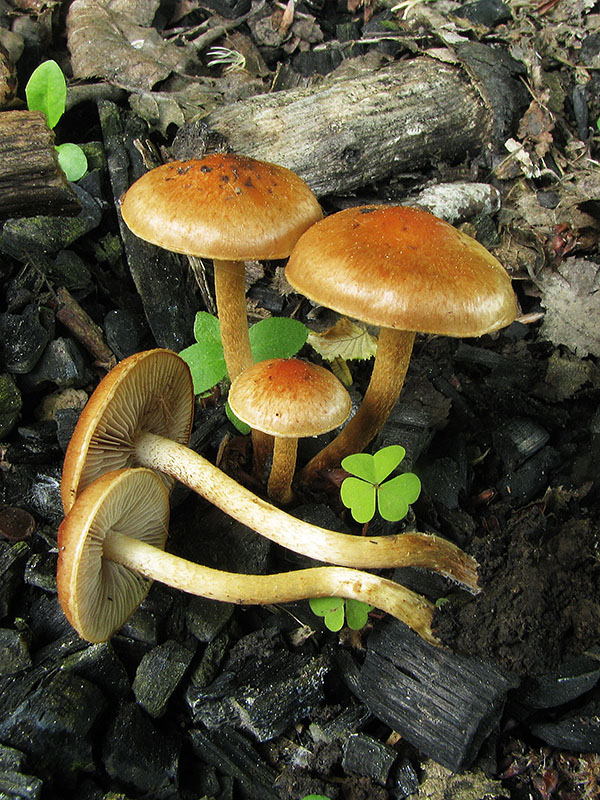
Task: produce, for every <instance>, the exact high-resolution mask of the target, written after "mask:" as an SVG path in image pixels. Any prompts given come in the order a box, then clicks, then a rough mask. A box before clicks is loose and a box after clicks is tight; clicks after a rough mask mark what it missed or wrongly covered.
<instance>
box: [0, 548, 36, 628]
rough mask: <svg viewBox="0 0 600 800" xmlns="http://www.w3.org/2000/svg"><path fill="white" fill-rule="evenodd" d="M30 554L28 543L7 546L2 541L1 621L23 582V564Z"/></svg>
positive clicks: (0, 571) (0, 568) (0, 549)
mask: <svg viewBox="0 0 600 800" xmlns="http://www.w3.org/2000/svg"><path fill="white" fill-rule="evenodd" d="M29 553H30V550H29V546H28V545H27V543H26V542H15V543H14V544H7V543H6V542H3V541H1V540H0V619H3V618H4V617H5V616H6V615H7V614H8V609H9V606H10V603H11V601H12V598H13V597H14V594H15V592H16V591H17V588H18V587H19V585H20V583H21V581H22V576H23V568H22V563H23V562H24V561H25V559H26V558H27V556H28V555H29Z"/></svg>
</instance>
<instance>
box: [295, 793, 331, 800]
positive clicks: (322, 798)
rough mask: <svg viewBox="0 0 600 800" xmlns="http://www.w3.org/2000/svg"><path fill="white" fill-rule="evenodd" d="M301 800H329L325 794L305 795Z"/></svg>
mask: <svg viewBox="0 0 600 800" xmlns="http://www.w3.org/2000/svg"><path fill="white" fill-rule="evenodd" d="M302 800H330V798H329V797H327V795H325V794H305V795H304V797H303V798H302Z"/></svg>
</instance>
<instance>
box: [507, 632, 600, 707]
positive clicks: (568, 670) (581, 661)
mask: <svg viewBox="0 0 600 800" xmlns="http://www.w3.org/2000/svg"><path fill="white" fill-rule="evenodd" d="M588 653H589V655H588V654H586V655H582V656H579V657H578V658H574V659H572V660H571V661H568V662H567V663H566V664H563V665H562V666H561V668H560V669H559V670H557V671H556V672H554V673H551V674H548V675H536V676H532V677H531V678H528V679H527V680H526V681H525V683H524V684H523V686H522V687H521V691H520V692H519V700H520V701H521V702H522V703H524V704H525V705H526V706H529V708H556V707H557V706H561V705H563V704H564V703H569V702H570V701H572V700H575V699H576V698H577V697H581V695H583V694H585V693H586V692H589V691H590V690H591V689H593V688H594V686H596V684H597V683H598V681H600V660H599V657H600V648H598V647H595V648H590V650H589V651H588Z"/></svg>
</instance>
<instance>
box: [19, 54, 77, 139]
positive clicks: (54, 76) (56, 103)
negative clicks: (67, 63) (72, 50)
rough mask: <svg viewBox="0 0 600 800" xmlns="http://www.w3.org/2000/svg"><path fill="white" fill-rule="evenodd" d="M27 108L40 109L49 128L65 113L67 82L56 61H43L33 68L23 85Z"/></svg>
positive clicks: (31, 109)
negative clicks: (24, 85)
mask: <svg viewBox="0 0 600 800" xmlns="http://www.w3.org/2000/svg"><path fill="white" fill-rule="evenodd" d="M25 97H26V98H27V108H28V109H29V110H30V111H41V112H42V114H44V116H45V117H46V122H47V124H48V127H49V128H54V127H55V126H56V123H57V122H58V120H59V119H60V118H61V117H62V115H63V114H64V113H65V108H66V102H67V83H66V81H65V76H64V75H63V72H62V70H61V68H60V67H59V66H58V64H57V63H56V61H44V62H43V63H42V64H40V65H39V67H37V69H35V70H34V71H33V72H32V74H31V77H30V78H29V80H28V81H27V85H26V87H25Z"/></svg>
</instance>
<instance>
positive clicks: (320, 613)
mask: <svg viewBox="0 0 600 800" xmlns="http://www.w3.org/2000/svg"><path fill="white" fill-rule="evenodd" d="M309 604H310V607H311V610H312V612H313V614H316V615H317V617H323V620H324V622H325V625H326V627H327V628H328V629H329V630H330V631H334V632H336V631H339V630H341V629H342V628H343V626H344V618H345V619H346V624H347V625H348V627H349V628H351V629H352V630H353V631H359V630H360V629H361V628H364V627H365V625H366V624H367V619H368V615H369V611H372V610H373V606H370V605H369V604H368V603H363V602H362V601H361V600H352V599H347V600H344V599H343V598H342V597H312V598H311V599H310V600H309Z"/></svg>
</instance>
